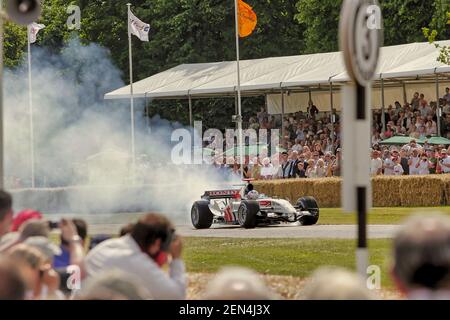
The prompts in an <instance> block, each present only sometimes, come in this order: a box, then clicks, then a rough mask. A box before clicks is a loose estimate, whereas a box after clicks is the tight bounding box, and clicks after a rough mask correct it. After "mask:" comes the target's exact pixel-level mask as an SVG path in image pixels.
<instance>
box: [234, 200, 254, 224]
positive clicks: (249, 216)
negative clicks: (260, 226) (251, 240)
mask: <svg viewBox="0 0 450 320" xmlns="http://www.w3.org/2000/svg"><path fill="white" fill-rule="evenodd" d="M258 212H259V203H258V202H257V201H249V200H246V201H242V202H241V205H240V206H239V209H238V212H237V220H238V222H239V225H240V226H241V227H244V228H246V229H253V228H255V227H256V224H257V215H258Z"/></svg>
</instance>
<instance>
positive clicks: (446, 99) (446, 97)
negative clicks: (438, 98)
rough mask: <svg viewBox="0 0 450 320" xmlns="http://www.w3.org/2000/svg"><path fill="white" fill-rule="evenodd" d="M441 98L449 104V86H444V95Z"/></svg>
mask: <svg viewBox="0 0 450 320" xmlns="http://www.w3.org/2000/svg"><path fill="white" fill-rule="evenodd" d="M443 99H444V100H445V101H446V102H447V105H450V88H445V95H444V97H443Z"/></svg>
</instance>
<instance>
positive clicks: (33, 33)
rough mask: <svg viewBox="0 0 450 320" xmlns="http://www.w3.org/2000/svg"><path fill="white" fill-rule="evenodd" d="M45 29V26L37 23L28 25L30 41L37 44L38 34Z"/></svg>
mask: <svg viewBox="0 0 450 320" xmlns="http://www.w3.org/2000/svg"><path fill="white" fill-rule="evenodd" d="M44 28H45V26H44V25H43V24H37V23H36V22H33V23H32V24H30V25H28V39H30V43H35V42H36V37H37V34H38V32H39V31H40V30H42V29H44Z"/></svg>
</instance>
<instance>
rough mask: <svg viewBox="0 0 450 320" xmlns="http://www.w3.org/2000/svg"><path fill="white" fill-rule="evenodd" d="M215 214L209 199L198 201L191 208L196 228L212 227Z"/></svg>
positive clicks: (193, 223) (192, 219)
mask: <svg viewBox="0 0 450 320" xmlns="http://www.w3.org/2000/svg"><path fill="white" fill-rule="evenodd" d="M213 219H214V215H213V214H212V212H211V210H209V201H205V200H201V201H196V202H195V203H194V204H193V205H192V209H191V221H192V225H193V226H194V227H195V228H196V229H208V228H210V227H211V225H212V222H213Z"/></svg>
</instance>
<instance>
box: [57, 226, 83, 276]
mask: <svg viewBox="0 0 450 320" xmlns="http://www.w3.org/2000/svg"><path fill="white" fill-rule="evenodd" d="M61 231H62V232H61V236H60V241H61V246H60V248H61V253H60V254H59V255H56V256H55V258H54V262H53V266H54V267H55V268H65V267H67V266H69V265H81V262H82V260H83V259H84V249H83V248H85V246H86V243H85V241H86V237H87V234H88V229H87V224H86V221H84V220H82V219H72V220H67V219H63V220H62V221H61Z"/></svg>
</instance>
